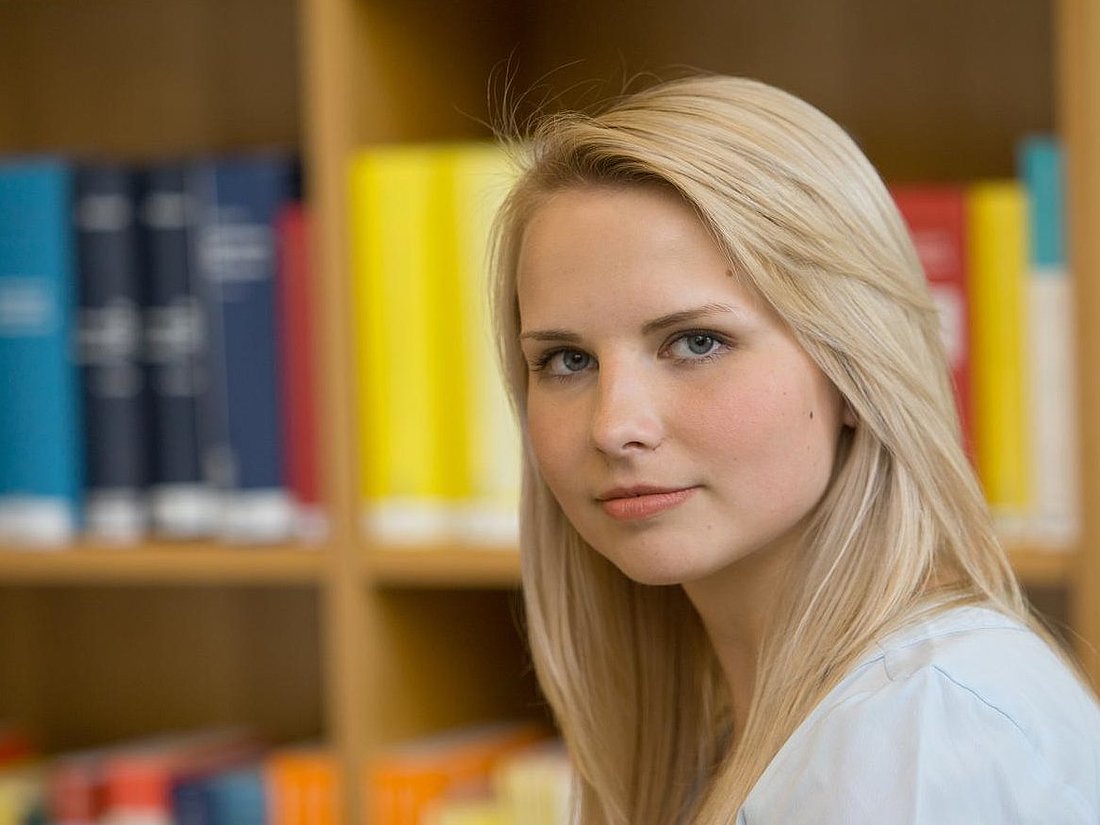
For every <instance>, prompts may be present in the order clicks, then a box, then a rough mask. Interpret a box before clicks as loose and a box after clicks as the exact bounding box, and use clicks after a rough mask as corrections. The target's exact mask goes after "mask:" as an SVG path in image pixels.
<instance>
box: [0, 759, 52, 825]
mask: <svg viewBox="0 0 1100 825" xmlns="http://www.w3.org/2000/svg"><path fill="white" fill-rule="evenodd" d="M44 797H45V776H44V770H43V768H42V767H41V766H40V765H21V766H19V767H11V768H7V769H5V770H3V771H0V825H23V823H25V822H28V821H33V820H32V818H31V817H32V816H33V815H34V814H35V813H36V812H37V813H41V812H42V806H43V805H44Z"/></svg>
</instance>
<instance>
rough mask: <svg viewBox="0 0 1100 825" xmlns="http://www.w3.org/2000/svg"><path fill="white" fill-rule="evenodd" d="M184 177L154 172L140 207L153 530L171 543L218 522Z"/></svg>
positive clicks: (166, 170)
mask: <svg viewBox="0 0 1100 825" xmlns="http://www.w3.org/2000/svg"><path fill="white" fill-rule="evenodd" d="M185 177H186V176H185V168H184V166H183V164H180V163H165V164H161V165H158V166H155V167H152V168H150V169H148V170H147V171H146V172H145V174H144V175H143V176H142V182H141V192H140V195H139V198H140V200H139V208H138V226H139V233H140V237H141V249H142V253H143V256H142V257H143V266H142V269H143V271H144V272H145V273H146V304H145V357H146V363H147V375H148V384H149V391H150V392H149V395H150V398H149V401H150V408H151V416H150V443H151V448H152V449H151V455H150V475H151V478H150V481H151V505H152V517H153V523H154V526H155V528H156V529H157V530H158V531H159V532H160V533H162V534H164V535H167V536H169V537H173V538H196V537H202V536H208V535H210V534H211V532H212V530H213V522H214V497H213V495H212V492H211V490H210V488H209V487H208V485H207V484H206V483H205V481H204V480H203V476H202V472H201V467H200V463H199V407H200V404H201V403H202V402H203V399H204V397H205V394H206V392H207V387H208V376H207V375H206V371H205V370H206V368H205V349H206V323H205V319H204V317H203V309H202V306H201V304H200V302H199V300H198V296H197V294H196V289H195V283H194V276H193V271H192V262H191V251H190V237H191V233H192V225H191V222H192V212H193V209H192V207H191V205H190V203H189V198H188V194H187V191H186V187H185Z"/></svg>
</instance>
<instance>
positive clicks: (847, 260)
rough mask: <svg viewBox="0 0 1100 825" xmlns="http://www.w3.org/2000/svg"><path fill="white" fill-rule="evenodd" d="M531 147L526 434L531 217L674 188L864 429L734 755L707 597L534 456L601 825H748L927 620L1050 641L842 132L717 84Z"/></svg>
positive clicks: (871, 181) (858, 160)
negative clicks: (758, 797)
mask: <svg viewBox="0 0 1100 825" xmlns="http://www.w3.org/2000/svg"><path fill="white" fill-rule="evenodd" d="M522 146H523V151H524V153H525V159H524V160H522V161H521V163H522V167H523V170H522V172H521V176H520V178H519V181H518V183H517V184H516V186H515V187H514V189H513V191H512V193H511V195H510V196H509V198H508V200H507V201H506V203H505V205H504V207H503V209H502V211H501V213H500V214H499V216H498V221H497V226H496V236H495V243H496V282H495V293H494V300H495V321H496V324H497V332H498V336H499V344H500V347H501V355H502V359H503V363H504V369H505V372H506V379H507V382H508V385H509V390H510V393H511V395H512V398H513V401H514V404H515V406H516V409H517V411H518V414H519V417H520V423H521V428H522V429H524V431H525V429H526V428H525V426H524V421H523V419H524V418H525V403H526V389H527V368H526V364H525V362H524V359H523V356H522V353H521V351H520V348H519V332H520V328H519V325H520V317H519V311H518V304H517V297H516V278H517V271H516V270H517V261H518V256H519V251H520V247H521V244H522V241H523V235H524V230H525V228H526V226H527V224H528V222H529V221H530V219H531V216H532V215H533V214H534V212H535V211H537V210H538V209H539V207H540V205H541V204H543V203H544V202H545V201H546V199H547V198H548V197H550V196H552V195H553V194H554V193H555V192H558V191H561V190H563V189H567V188H572V187H586V186H620V187H630V186H638V185H654V184H657V185H661V186H664V187H667V188H670V189H672V190H675V191H676V192H678V193H679V194H680V196H681V197H682V198H683V199H684V201H685V202H686V203H687V204H689V205H690V206H691V207H692V208H693V209H694V210H695V212H696V214H697V215H698V216H699V219H700V220H701V221H702V223H703V224H704V225H705V226H706V227H707V228H708V229H709V230H710V232H711V233H712V234H713V236H714V238H715V241H716V243H717V244H718V246H719V247H720V248H721V249H722V250H723V252H724V253H725V254H726V255H727V256H728V258H729V263H730V266H731V269H732V271H734V272H735V273H736V274H737V275H738V276H739V277H740V278H742V279H743V282H744V283H745V284H747V285H749V286H750V287H751V288H752V289H753V290H755V291H756V292H757V293H758V294H759V295H760V296H762V298H763V299H764V300H765V301H766V302H767V304H768V305H770V306H771V307H772V308H773V309H774V310H775V312H776V313H777V314H778V315H779V316H780V317H781V318H782V319H783V320H784V321H785V323H786V324H787V325H789V327H790V329H791V330H792V332H793V334H794V336H795V337H796V339H797V340H798V342H799V343H800V345H801V346H802V347H803V348H804V349H805V351H806V352H807V353H808V354H809V355H810V357H811V358H812V359H813V360H814V361H815V362H816V363H817V365H818V366H819V367H820V368H821V370H822V371H823V372H824V373H825V375H826V376H827V377H828V378H829V379H830V380H831V381H832V382H833V384H834V385H835V386H836V387H837V388H838V390H839V391H840V393H841V394H842V396H843V397H844V399H845V402H846V403H847V404H848V405H849V407H850V408H851V410H852V411H853V412H854V414H855V417H856V419H857V422H858V423H857V426H855V427H854V428H853V429H852V430H851V431H847V434H846V436H845V437H844V443H842V444H841V448H840V450H839V451H838V457H837V466H836V468H835V470H834V474H833V478H832V481H831V483H830V487H829V489H828V491H827V492H826V494H825V496H824V498H823V500H822V502H821V503H820V505H819V506H818V508H817V509H816V511H815V513H814V515H813V518H812V521H811V523H810V525H809V528H808V530H807V532H806V535H805V539H804V546H803V548H802V552H801V553H800V555H799V560H798V561H797V562H796V565H797V569H794V570H792V571H791V572H790V583H789V587H788V591H787V594H786V598H785V603H784V604H783V605H782V606H781V607H780V608H779V609H778V614H777V616H776V617H775V618H774V620H773V624H772V632H771V633H770V634H769V638H768V640H767V641H766V644H765V646H764V649H763V651H762V653H761V661H760V662H759V663H758V668H757V678H756V682H755V684H754V685H753V686H752V687H753V694H752V695H753V699H752V705H751V711H750V714H749V718H748V720H747V723H746V725H745V727H744V729H743V730H740V731H738V732H737V736H736V740H737V746H736V748H734V749H731V748H730V747H728V743H729V742H730V724H731V714H730V712H729V707H728V698H727V697H728V695H729V691H728V687H727V686H726V684H725V683H724V681H723V676H722V674H721V671H720V669H719V667H718V662H717V659H716V657H715V655H714V653H713V651H712V650H711V648H710V646H709V643H708V640H707V638H706V635H705V633H704V631H703V628H702V623H701V621H700V620H699V618H698V617H697V615H696V614H695V612H694V610H693V608H692V606H691V604H690V603H689V601H688V600H687V597H686V596H685V594H684V592H683V590H682V589H681V588H679V587H651V586H644V585H640V584H637V583H635V582H633V581H631V580H629V579H628V578H627V577H626V576H624V575H623V574H622V573H620V572H619V571H618V569H616V568H615V567H614V566H612V565H611V564H610V563H609V562H608V561H606V560H605V559H604V558H603V557H602V556H601V555H600V554H599V553H597V552H596V551H594V550H593V549H592V548H591V547H589V546H588V545H587V544H586V543H585V541H584V540H583V539H582V538H581V537H580V535H579V534H578V533H577V532H576V530H574V529H573V527H572V526H571V525H570V523H569V522H568V520H567V519H566V518H565V516H564V515H563V513H562V511H561V509H560V507H559V506H558V504H557V502H556V500H555V499H554V497H553V495H552V494H551V493H550V491H549V489H548V488H547V486H546V484H545V483H544V482H543V481H542V479H541V478H540V476H539V473H538V469H537V467H536V465H535V462H534V460H533V457H532V455H531V451H530V449H529V447H528V449H526V450H525V459H524V462H525V466H524V472H523V498H522V510H521V539H520V541H521V554H522V576H523V587H524V598H525V606H526V621H527V626H528V635H529V640H530V645H531V650H532V656H533V658H534V662H535V667H536V670H537V673H538V677H539V680H540V683H541V685H542V688H543V690H544V692H545V694H546V696H547V698H548V700H549V702H550V704H551V706H552V708H553V710H554V712H555V714H556V717H557V719H558V722H559V724H560V726H561V729H562V732H563V735H564V737H565V739H566V741H567V744H568V746H569V750H570V753H571V755H572V757H573V759H574V762H575V764H576V766H577V768H578V771H579V773H580V776H581V782H580V792H579V799H578V804H579V808H580V820H579V821H580V822H582V823H584V824H585V825H590V824H591V823H599V824H600V825H603V824H604V823H607V825H611V824H612V823H614V825H669V824H670V823H677V822H690V823H695V824H696V825H700V824H701V823H714V825H717V824H718V823H722V825H726V824H727V823H729V822H731V821H733V818H734V816H735V815H736V812H737V811H738V809H739V808H740V806H741V804H742V803H743V802H744V800H745V798H746V796H747V794H748V793H749V791H750V790H751V788H752V786H753V784H754V783H755V781H756V780H757V779H758V778H759V776H760V774H761V773H762V771H763V770H764V768H765V767H766V766H767V764H768V762H769V761H770V760H771V759H772V757H773V756H774V755H775V753H776V752H777V750H778V749H779V748H780V746H782V744H783V743H784V742H785V741H786V740H787V738H788V737H789V736H790V734H791V733H792V732H793V731H794V729H795V728H796V727H797V726H798V724H799V723H800V722H801V721H802V720H803V719H804V718H805V717H806V716H807V715H808V714H809V712H810V711H811V710H812V709H813V707H814V706H815V704H816V703H817V702H818V701H820V700H821V699H822V698H823V697H824V695H825V694H826V693H827V692H828V690H829V689H830V688H831V687H833V686H834V685H835V684H836V682H837V681H838V680H839V678H840V677H842V676H843V675H844V674H845V672H846V671H847V670H848V668H849V667H850V666H851V665H852V664H853V663H854V661H855V660H856V658H857V657H858V656H859V655H860V654H861V653H863V652H864V651H865V650H866V648H867V647H868V646H869V645H870V644H871V642H872V640H873V639H874V638H876V637H878V636H879V635H880V634H882V633H884V632H888V631H890V630H892V629H894V628H896V627H898V626H900V625H902V624H904V623H906V622H907V621H910V620H912V619H913V618H914V617H915V616H917V615H918V614H920V613H922V612H927V611H930V610H941V609H946V608H947V607H948V606H951V605H956V604H962V603H968V602H982V603H987V604H989V605H991V606H993V607H994V608H996V609H999V610H1001V611H1003V612H1004V613H1006V614H1009V615H1012V616H1015V617H1018V618H1019V619H1021V620H1022V621H1024V622H1026V623H1028V624H1030V625H1031V626H1032V627H1034V628H1035V629H1036V630H1037V631H1038V632H1039V633H1040V634H1041V635H1043V636H1044V637H1045V638H1048V639H1049V638H1050V636H1049V634H1048V633H1047V632H1046V631H1045V630H1044V629H1043V628H1042V627H1041V625H1040V624H1039V623H1038V622H1036V621H1034V620H1033V619H1032V618H1031V616H1030V613H1029V610H1028V607H1027V604H1026V601H1025V599H1024V598H1023V596H1022V595H1021V592H1020V588H1019V586H1018V584H1017V582H1016V580H1015V578H1014V575H1013V572H1012V570H1011V567H1010V566H1009V564H1008V561H1007V559H1006V556H1005V553H1004V551H1003V549H1002V548H1001V547H1000V545H999V543H998V541H997V539H996V536H995V534H994V531H993V528H992V525H991V521H990V518H989V515H988V512H987V508H986V506H985V503H984V500H983V498H982V495H981V492H980V489H979V487H978V484H977V482H976V480H975V477H974V474H973V471H972V469H971V467H970V464H969V462H968V461H967V459H966V457H965V455H964V453H963V450H962V448H961V446H960V438H959V426H958V419H957V414H956V411H955V406H954V401H953V398H952V394H951V387H950V378H949V372H948V369H947V366H946V358H945V355H944V351H943V347H942V344H941V340H940V327H939V320H938V316H937V314H936V310H935V307H934V305H933V303H932V301H931V299H930V297H929V292H928V289H927V286H926V283H925V279H924V276H923V274H922V271H921V267H920V264H919V262H918V260H917V257H916V254H915V252H914V249H913V246H912V244H911V242H910V240H909V236H908V233H907V232H906V229H905V226H904V224H903V222H902V220H901V218H900V216H899V214H898V212H897V210H896V209H895V207H894V205H893V202H892V200H891V198H890V196H889V193H888V192H887V190H886V187H885V186H884V185H883V183H882V181H881V179H880V178H879V176H878V174H877V173H876V172H875V170H874V169H873V168H872V166H871V164H870V163H869V162H868V160H867V159H866V158H865V157H864V156H863V154H862V153H861V152H860V150H859V149H858V148H857V147H856V145H855V143H854V142H853V141H852V140H851V138H849V136H848V135H847V134H845V132H844V131H843V130H842V129H841V128H840V127H839V126H838V125H837V124H835V123H834V122H833V121H832V120H830V119H829V118H828V117H826V116H825V115H824V114H822V113H821V112H820V111H818V110H817V109H815V108H814V107H812V106H811V105H809V104H807V103H805V102H804V101H802V100H799V99H798V98H796V97H794V96H792V95H790V94H787V93H785V92H782V91H780V90H778V89H775V88H773V87H770V86H767V85H765V84H763V83H760V82H756V81H752V80H747V79H740V78H730V77H720V76H703V77H693V78H688V79H684V80H678V81H673V82H669V83H665V84H662V85H658V86H655V87H653V88H650V89H648V90H645V91H641V92H638V93H634V94H632V95H629V96H627V97H625V98H623V99H621V100H619V101H617V102H616V103H614V104H613V105H611V106H610V107H609V108H607V109H606V110H605V111H603V112H602V113H600V114H598V115H595V116H584V115H557V116H553V117H549V118H547V119H546V120H545V121H544V122H542V123H541V124H539V125H538V126H537V127H536V128H535V130H534V131H533V134H531V135H529V136H526V137H525V140H524V142H523V144H522ZM525 438H526V435H525Z"/></svg>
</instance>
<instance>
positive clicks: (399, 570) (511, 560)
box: [363, 546, 519, 588]
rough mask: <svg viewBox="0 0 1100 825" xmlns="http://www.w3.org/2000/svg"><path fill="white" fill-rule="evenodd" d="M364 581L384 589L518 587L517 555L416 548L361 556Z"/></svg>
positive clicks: (509, 549)
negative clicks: (365, 577) (365, 575)
mask: <svg viewBox="0 0 1100 825" xmlns="http://www.w3.org/2000/svg"><path fill="white" fill-rule="evenodd" d="M363 558H364V569H365V570H366V574H367V577H368V579H369V580H370V581H371V582H372V583H374V584H378V585H382V586H384V587H468V588H477V587H489V588H514V587H518V586H519V553H518V552H517V551H516V550H515V548H513V547H420V546H409V547H400V548H385V549H377V550H370V551H367V552H365V553H364V555H363Z"/></svg>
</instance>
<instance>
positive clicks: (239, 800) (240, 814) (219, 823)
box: [207, 766, 272, 825]
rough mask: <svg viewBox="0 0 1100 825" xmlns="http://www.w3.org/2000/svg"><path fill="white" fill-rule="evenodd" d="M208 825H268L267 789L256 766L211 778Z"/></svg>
mask: <svg viewBox="0 0 1100 825" xmlns="http://www.w3.org/2000/svg"><path fill="white" fill-rule="evenodd" d="M207 806H208V807H207V810H208V811H209V814H210V819H209V823H210V825H267V823H269V822H271V820H272V817H271V816H270V815H269V811H268V804H267V786H266V783H265V779H264V773H263V769H262V768H261V767H259V766H254V767H249V768H241V769H238V770H235V771H230V772H228V773H224V774H221V775H220V776H216V777H214V778H213V779H212V780H211V781H210V783H209V785H208V786H207Z"/></svg>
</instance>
